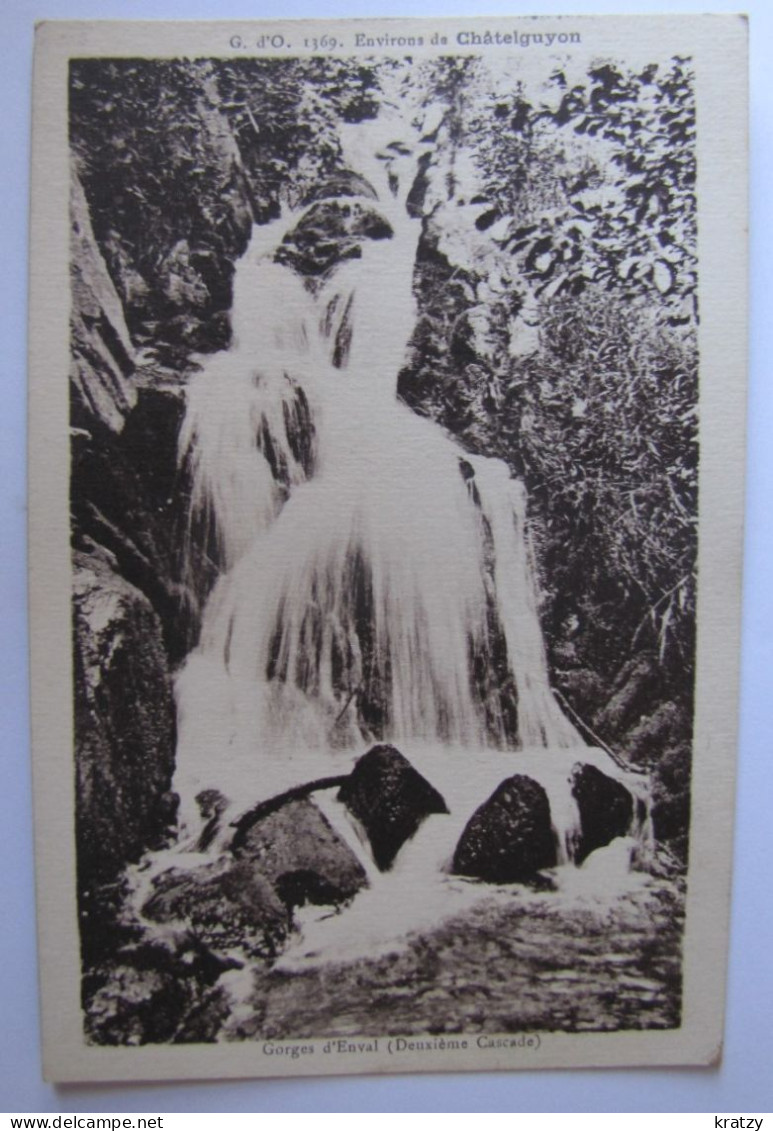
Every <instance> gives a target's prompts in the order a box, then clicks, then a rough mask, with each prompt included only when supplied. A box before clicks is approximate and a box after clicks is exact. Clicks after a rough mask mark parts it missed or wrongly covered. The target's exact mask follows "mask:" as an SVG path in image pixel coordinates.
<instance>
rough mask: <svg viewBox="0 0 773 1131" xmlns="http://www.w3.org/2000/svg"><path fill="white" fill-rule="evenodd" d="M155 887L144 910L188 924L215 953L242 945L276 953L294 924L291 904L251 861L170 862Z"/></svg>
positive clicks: (160, 919)
mask: <svg viewBox="0 0 773 1131" xmlns="http://www.w3.org/2000/svg"><path fill="white" fill-rule="evenodd" d="M153 887H154V891H153V894H152V895H151V896H150V898H149V899H148V900H146V902H145V904H144V906H143V908H142V913H143V915H145V916H146V917H147V918H148V919H152V920H153V921H154V922H156V923H175V922H177V923H180V924H183V925H185V926H186V927H187V928H189V930H190V933H191V934H192V935H193V936H194V938H196V939H197V940H198V941H199V942H200V943H201V944H203V946H205V947H206V948H207V949H209V950H211V951H214V952H215V953H218V952H220V953H223V952H227V951H229V950H231V949H233V948H237V947H238V948H240V949H243V950H244V951H245V952H246V953H247V954H248V955H250V957H253V958H258V957H260V958H273V957H274V956H275V955H276V954H277V953H278V951H279V949H280V947H281V945H282V943H283V942H284V941H285V939H286V937H287V934H288V931H289V929H290V919H289V915H288V912H287V908H286V906H285V905H284V904H283V903H282V901H281V899H280V898H279V896H278V895H277V893H276V892H275V890H274V888H273V887H272V886H271V884H270V883H269V882H268V881H267V880H266V879H265V878H264V877H263V876H262V875H261V874H260V873H259V872H258V871H256V869H255V868H254V867H252V866H251V864H250V863H249V862H246V861H239V862H237V863H233V862H231V861H228V862H227V864H226V865H223V863H222V862H217V863H214V864H205V865H203V866H202V867H199V868H194V869H181V868H170V869H169V871H168V872H163V873H162V874H161V875H160V876H158V877H157V878H156V879H155V881H154V884H153Z"/></svg>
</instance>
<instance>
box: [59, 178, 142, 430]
mask: <svg viewBox="0 0 773 1131" xmlns="http://www.w3.org/2000/svg"><path fill="white" fill-rule="evenodd" d="M70 210H71V229H70V241H71V242H70V248H71V254H72V266H71V272H70V280H71V286H72V311H71V316H70V331H71V349H72V364H71V369H70V380H71V385H72V389H73V394H74V396H73V404H74V410H75V412H74V415H75V418H76V420H77V419H78V418H79V416H80V415H81V414H83V415H84V416H85V417H87V418H88V419H90V420H94V419H96V420H99V421H101V423H102V424H103V425H105V426H106V427H107V428H108V429H109V430H110V431H112V432H116V433H117V432H120V431H121V429H122V428H123V425H124V420H125V418H126V415H127V413H128V412H129V411H130V410H131V408H132V407H133V405H134V403H135V400H136V393H135V390H134V388H133V386H132V384H131V382H130V381H129V377H130V375H131V374H132V372H133V371H134V347H133V345H132V341H131V338H130V336H129V330H128V328H127V326H126V320H125V318H124V312H123V307H122V305H121V301H120V299H119V297H118V294H117V292H116V289H115V287H114V285H113V282H112V280H111V278H110V275H109V274H108V271H107V266H106V264H105V261H104V259H103V258H102V253H101V251H100V250H99V247H98V246H97V242H96V240H95V238H94V232H93V230H92V227H91V217H90V216H89V208H88V204H87V203H86V198H85V196H84V193H83V188H82V186H81V183H80V181H79V180H78V178H77V177H76V176H73V181H72V192H71V198H70Z"/></svg>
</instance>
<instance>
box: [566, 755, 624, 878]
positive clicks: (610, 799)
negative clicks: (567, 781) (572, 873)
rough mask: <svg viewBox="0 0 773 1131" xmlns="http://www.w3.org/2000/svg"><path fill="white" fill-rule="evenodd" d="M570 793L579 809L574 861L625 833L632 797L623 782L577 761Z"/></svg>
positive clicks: (581, 860)
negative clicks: (578, 834) (578, 826)
mask: <svg viewBox="0 0 773 1131" xmlns="http://www.w3.org/2000/svg"><path fill="white" fill-rule="evenodd" d="M572 796H573V797H574V799H575V801H576V802H577V807H578V809H579V810H580V828H581V833H580V840H579V843H578V844H577V848H576V851H575V863H577V864H582V862H583V860H585V859H586V857H588V856H589V855H590V854H591V852H593V851H594V850H595V849H597V848H603V847H604V845H605V844H609V842H610V841H611V840H614V839H615V837H618V836H625V835H626V833H627V832H628V831H629V829H630V827H631V823H632V821H633V798H632V797H631V794H630V793H629V792H628V790H627V789H626V788H625V786H624V785H621V783H620V782H618V781H615V780H614V778H610V777H607V775H606V774H603V773H602V772H601V770H597V769H596V767H595V766H589V765H587V764H579V763H578V765H576V766H575V767H574V770H573V771H572Z"/></svg>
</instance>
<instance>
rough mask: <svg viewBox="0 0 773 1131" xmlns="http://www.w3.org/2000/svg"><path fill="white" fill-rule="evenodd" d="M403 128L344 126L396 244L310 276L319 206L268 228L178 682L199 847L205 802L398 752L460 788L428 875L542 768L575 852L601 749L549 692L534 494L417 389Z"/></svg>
mask: <svg viewBox="0 0 773 1131" xmlns="http://www.w3.org/2000/svg"><path fill="white" fill-rule="evenodd" d="M386 128H387V124H386V123H385V122H384V121H383V120H381V119H379V120H377V121H376V122H369V123H364V124H363V125H361V126H358V127H344V128H342V151H343V153H344V157H345V158H346V160H347V161H348V163H349V166H350V168H351V169H352V170H355V171H356V173H357V174H358V175H359V177H360V179H361V181H362V183H367V185H368V186H369V188H370V189H372V195H373V198H374V199H373V201H369V202H368V206H369V207H371V206H372V207H373V208H374V209H375V210H376V211H377V213H378V216H379V218H380V221H381V229H380V233H379V234H381V235H385V234H386V232H387V231H388V232H391V235H389V237H388V238H379V239H370V240H362V241H361V245H360V247H359V255H358V257H357V258H356V259H349V260H346V261H345V262H343V264H341V265H339V267H338V268H337V269H336V270H335V271H334V272H333V273H332V275H331V277H330V278H329V279H328V280H327V281H325V282H324V283H323V284H322V285H319V284H318V283H317V284H316V285H314V286H312V285H311V284H310V283H309V282H304V280H303V279H302V277H301V276H300V275H299V274H298V273H297V272H296V271H295V270H293V268H292V267H291V266H289V265H286V264H280V263H278V262H277V261H276V260H277V255H276V253H277V249H279V248H280V247H286V245H287V237H288V236H289V233H291V232H292V230H293V228H294V227H295V226H296V225H302V223H303V219H304V217H303V213H302V212H301V213H298V214H295V215H284V216H283V217H282V218H280V219H279V220H276V221H274V222H273V223H270V224H266V225H263V226H261V227H256V229H255V233H254V236H253V240H252V243H251V245H250V248H249V250H248V251H247V253H246V254H245V256H244V257H243V258H242V259H241V260H240V261H239V263H238V264H237V267H236V276H235V284H234V308H233V312H232V326H233V344H232V346H231V347H230V349H229V350H227V351H225V352H224V353H221V354H218V355H216V356H214V357H213V358H211V359H209V360H208V361H207V362H206V363H205V364H204V367H203V369H202V370H201V372H200V373H199V374H198V375H197V376H196V377H195V378H194V380H193V381H192V382H191V385H190V388H189V393H188V401H187V413H186V418H185V423H184V427H183V432H182V437H181V448H182V452H183V455H184V456H185V458H187V460H188V461H189V466H190V468H191V471H192V478H193V491H192V507H193V513H194V523H193V525H194V526H195V525H196V523H198V524H199V527H201V526H202V524H203V525H204V526H205V527H208V528H209V530H210V536H211V538H212V540H213V542H214V544H215V546H216V551H217V554H218V556H219V559H220V562H221V565H222V569H223V572H222V575H221V577H220V580H219V581H218V582H217V584H216V586H215V588H214V590H213V592H212V594H211V596H210V598H209V601H208V603H207V606H206V609H205V611H204V615H203V622H202V627H201V635H200V640H199V644H198V647H197V648H196V650H195V651H194V652H193V653H192V654H191V655H190V657H189V658H188V661H187V663H186V665H185V667H184V669H183V671H182V672H181V674H180V676H179V678H178V684H177V695H178V710H179V747H178V757H177V774H176V780H175V788H176V790H177V791H178V793H179V795H180V798H181V814H180V815H181V823H182V825H183V827H185V828H187V830H188V834H189V835H188V839H187V841H186V838H185V837H181V844H186V843H187V845H188V846H189V847H190V845H191V843H194V842H195V837H196V835H197V831H198V829H199V827H200V816H199V812H198V807H197V805H196V801H195V799H196V796H197V794H199V792H200V791H201V790H204V789H211V788H216V789H217V790H219V791H220V792H221V793H222V794H223V795H224V796H225V797H226V798H227V799H228V802H229V803H230V810H229V814H230V816H231V817H233V816H234V815H235V814H238V813H239V812H240V811H242V810H243V809H244V808H245V807H247V806H248V805H250V804H254V803H255V801H256V800H260V799H261V798H266V797H270V796H272V795H274V794H276V793H279V792H280V791H282V790H284V789H287V788H289V787H291V786H294V785H297V784H299V783H302V782H304V781H308V780H309V779H315V778H320V777H323V776H325V775H326V774H330V773H335V772H340V771H341V770H342V769H343V770H344V771H348V769H349V768H350V767H351V764H352V761H353V758H354V756H356V755H358V754H361V753H362V752H363V750H364V749H366V745H367V744H368V743H370V742H372V741H374V740H387V741H392V742H395V743H396V744H398V745H399V746H400V748H401V749H403V750H405V752H406V754H407V755H408V756H409V757H410V758H411V760H412V762H414V764H415V765H417V767H418V768H419V769H420V770H421V772H423V773H426V776H427V777H428V778H429V780H430V781H432V782H433V784H435V785H436V786H437V788H438V789H439V790H440V791H441V792H442V793H443V795H444V796H445V797H446V799H447V800H448V801H449V804H450V803H451V799H452V798H453V800H454V802H456V800H457V796H458V806H457V808H456V809H454V806H453V805H451V808H452V812H454V813H455V814H456V815H455V816H454V819H453V820H451V821H448V820H444V819H443V818H433V819H432V820H431V821H429V822H427V825H432V828H433V829H435V830H437V829H440V828H443V829H446V830H450V832H449V833H448V835H446V834H442V835H441V836H440V839H439V840H438V837H437V835H436V834H435V833H433V834H431V835H430V834H427V833H426V831H423V832H422V833H421V834H420V835H419V836H417V838H416V839H415V844H414V848H413V850H412V851H414V856H416V855H418V856H422V857H423V858H424V859H426V860H431V862H432V863H431V870H434V871H435V872H439V871H441V870H442V868H443V866H444V865H445V864H447V862H448V855H449V853H450V852H452V850H453V837H454V836H455V835H458V832H459V831H460V829H461V826H460V828H459V829H457V828H456V825H458V824H459V821H460V820H461V821H462V824H463V820H462V817H460V816H458V814H460V813H461V814H462V815H463V817H465V818H466V816H468V815H469V814H470V813H471V811H472V809H473V808H474V807H475V806H476V805H477V804H479V803H480V802H481V801H483V800H485V797H486V796H487V794H488V793H490V791H491V789H493V788H495V787H496V785H497V784H498V783H499V782H500V781H501V780H502V779H503V778H505V777H507V776H509V775H511V774H513V773H516V772H522V768H523V766H525V765H528V766H529V767H533V770H532V769H531V768H530V769H529V771H528V772H529V773H532V772H533V773H534V775H535V776H537V777H539V778H540V780H543V781H544V782H545V783H546V789H547V790H548V793H549V795H550V797H551V812H552V814H553V821H554V824H555V825H556V828H557V833H558V838H559V842H560V844H561V845H562V846H563V847H564V848H566V849H568V850H569V851H570V850H571V844H572V841H573V837H574V836H575V835H576V826H577V810H576V806H575V804H574V802H573V800H572V798H571V796H570V791H569V786H568V784H567V781H568V774H569V771H570V770H571V766H572V763H573V761H575V760H576V757H577V752H578V750H579V749H583V751H584V758H585V760H586V761H587V760H588V754H589V752H588V751H586V750H585V747H584V743H583V741H582V739H581V738H580V737H579V735H578V734H577V732H576V731H575V730H574V728H573V726H572V725H571V724H570V723H569V722H568V721H567V719H566V718H565V716H564V715H563V713H562V712H561V711H560V709H559V708H558V706H557V704H556V701H555V698H554V696H553V694H552V691H551V688H550V684H549V679H548V671H547V664H546V659H545V652H544V645H543V640H542V635H541V631H540V625H539V617H538V608H537V594H536V585H535V579H534V570H533V568H532V564H531V561H530V553H529V547H528V538H527V532H526V525H525V523H526V516H525V510H526V499H525V493H524V490H523V487H522V485H521V484H520V483H518V482H517V481H515V480H513V479H512V478H511V477H510V474H509V471H508V469H507V467H506V466H505V465H504V464H503V463H501V462H499V461H496V460H489V459H483V458H480V457H473V456H470V455H469V454H468V453H466V452H464V451H463V450H462V449H461V448H459V447H458V445H456V444H455V443H454V442H453V441H452V440H451V439H449V438H448V437H447V436H446V435H445V434H444V433H443V431H442V430H441V429H440V428H438V427H437V426H436V425H435V424H433V423H431V422H429V421H426V420H424V419H421V418H419V417H418V416H416V415H415V414H414V413H412V412H411V411H410V410H409V409H408V408H407V407H406V406H404V405H403V404H401V403H400V402H399V401H398V400H397V396H396V384H397V375H398V372H399V370H400V368H401V367H402V365H403V364H404V360H405V354H406V349H407V347H408V343H409V339H410V337H411V334H412V331H413V329H414V325H415V319H416V311H415V306H414V300H413V294H412V272H413V265H414V261H415V256H416V248H417V245H418V240H419V235H420V232H421V220H419V219H414V218H412V217H411V216H410V215H409V213H408V210H407V208H406V199H407V194H408V191H409V189H410V186H411V184H412V180H413V176H415V170H416V160H417V154H416V153H415V152H414V153H413V154H412V155H411V156H410V157H409V156H408V150H407V147H406V146H405V145H404V144H398V145H392V146H391V148H390V147H389V146H387V147H384V144H383V142H384V141H386V142H388V141H390V138H389V136H388V135H387V133H386V132H385V130H386ZM401 166H402V168H401ZM336 203H337V205H338V206H339V207H340V208H341V209H343V210H344V211H345V210H346V209H347V208H348V207H349V204H350V203H351V201H350V198H341V199H340V200H338V201H337V202H336ZM562 751H563V752H564V753H562ZM327 809H328V810H330V812H329V813H328V816H329V817H330V819H331V820H334V821H338V823H339V824H340V820H339V818H338V817H337V816H336V813H335V812H334V809H335V806H334V805H333V804H327ZM433 822H434V823H433ZM452 834H453V835H452ZM431 841H432V842H434V845H435V846H434V848H432V850H429V849H428V848H427V845H428V843H429V842H431ZM425 870H426V869H425ZM400 874H401V869H400V868H396V869H395V873H394V876H393V877H392V882H399V875H400ZM411 882H412V884H413V886H414V888H415V886H416V877H415V876H414V877H413V880H412V881H411Z"/></svg>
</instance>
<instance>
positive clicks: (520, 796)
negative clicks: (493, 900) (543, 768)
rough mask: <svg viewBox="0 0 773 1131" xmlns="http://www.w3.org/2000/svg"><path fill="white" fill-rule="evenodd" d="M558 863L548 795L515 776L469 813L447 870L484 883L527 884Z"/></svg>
mask: <svg viewBox="0 0 773 1131" xmlns="http://www.w3.org/2000/svg"><path fill="white" fill-rule="evenodd" d="M557 862H558V858H557V850H556V837H555V834H554V832H553V827H552V824H551V819H550V804H549V802H548V798H547V794H546V793H545V790H544V789H543V788H542V786H541V785H540V784H539V782H536V781H534V779H533V778H530V777H527V776H526V775H525V774H515V775H514V776H513V777H511V778H507V779H506V781H503V782H502V783H501V785H499V786H497V788H496V790H495V791H494V793H492V795H491V797H489V799H488V800H487V801H485V802H484V803H483V804H482V805H481V806H480V808H478V809H476V811H475V812H474V813H473V815H472V817H471V818H470V820H469V821H468V823H467V826H466V828H465V830H464V832H463V833H462V835H461V837H460V839H459V843H458V844H457V846H456V851H455V852H454V859H453V865H452V870H453V871H454V872H455V873H456V874H457V875H460V876H472V877H474V878H475V879H478V880H486V881H487V882H489V883H495V884H509V883H527V882H529V881H533V880H534V879H535V877H536V875H537V873H538V872H539V871H541V870H542V869H543V868H552V867H554V866H555V865H556V863H557Z"/></svg>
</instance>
